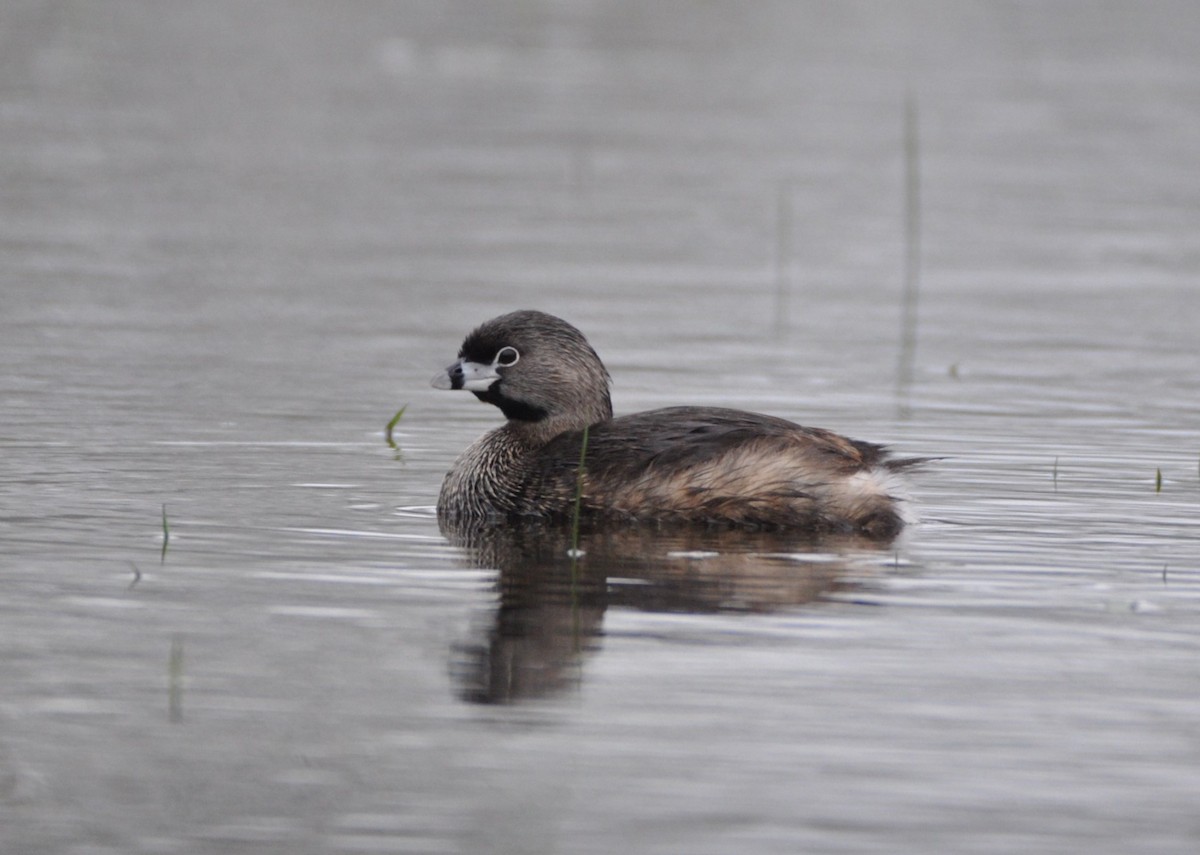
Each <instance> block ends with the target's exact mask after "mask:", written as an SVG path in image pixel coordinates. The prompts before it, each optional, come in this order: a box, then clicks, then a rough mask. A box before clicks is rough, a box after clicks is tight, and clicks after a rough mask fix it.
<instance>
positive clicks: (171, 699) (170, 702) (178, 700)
mask: <svg viewBox="0 0 1200 855" xmlns="http://www.w3.org/2000/svg"><path fill="white" fill-rule="evenodd" d="M167 719H168V720H169V721H170V722H171V723H172V724H178V723H179V722H181V721H183V637H182V636H179V635H176V636H173V637H172V638H171V655H170V657H169V658H168V660H167Z"/></svg>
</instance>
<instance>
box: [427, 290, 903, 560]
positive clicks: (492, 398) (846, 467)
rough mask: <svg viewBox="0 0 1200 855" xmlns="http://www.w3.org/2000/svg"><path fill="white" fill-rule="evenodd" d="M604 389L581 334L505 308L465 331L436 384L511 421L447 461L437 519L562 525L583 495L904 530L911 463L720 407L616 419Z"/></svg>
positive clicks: (747, 519) (756, 521) (641, 513)
mask: <svg viewBox="0 0 1200 855" xmlns="http://www.w3.org/2000/svg"><path fill="white" fill-rule="evenodd" d="M608 384H609V375H608V371H607V370H605V368H604V364H603V363H602V362H601V361H600V357H599V356H597V355H596V351H595V350H593V349H592V347H591V345H590V344H588V342H587V339H585V338H584V337H583V334H582V333H581V332H579V330H577V329H576V328H575V327H573V326H571V325H570V324H568V323H567V322H566V321H563V320H561V319H559V318H556V317H554V316H553V315H548V314H545V313H544V312H535V311H519V312H512V313H510V314H507V315H501V316H500V317H498V318H494V319H493V320H490V321H488V322H487V323H485V324H483V325H481V326H480V327H479V328H478V329H476V330H475V331H474V332H472V333H471V334H470V335H468V336H467V337H466V339H465V340H464V341H463V344H462V348H461V349H460V350H459V352H458V359H457V360H456V361H455V362H454V363H453V364H452V365H450V366H449V367H448V368H447V369H446V371H445V373H444V374H439V375H438V376H437V377H435V378H434V381H433V385H434V386H435V387H437V388H439V389H465V390H466V391H468V392H473V393H474V394H475V397H477V398H478V399H479V400H481V401H486V402H487V403H489V404H494V405H496V406H497V407H499V408H500V410H501V412H503V413H504V415H505V417H506V418H507V421H506V422H505V423H504V424H503V425H502V426H500V427H498V428H496V429H495V430H492V431H490V432H489V433H487V434H485V435H484V436H483V437H481V438H480V439H479V440H477V441H476V442H475V443H474V444H473V445H471V446H470V447H469V448H467V450H466V451H464V452H463V453H462V455H460V456H459V458H458V460H457V461H455V463H454V466H453V468H452V469H451V470H450V471H449V473H447V475H446V480H445V481H444V482H443V484H442V490H441V494H440V495H439V496H438V515H439V517H441V518H442V519H443V520H445V521H450V522H460V523H461V522H463V521H466V520H475V519H480V520H483V519H498V518H504V517H542V518H547V519H566V518H570V517H571V516H572V514H573V511H574V506H575V498H576V492H577V490H581V493H580V495H581V504H580V506H581V510H582V513H583V514H586V515H587V516H588V517H589V518H597V517H599V518H613V519H625V520H637V521H654V522H694V523H703V524H710V525H727V526H745V527H753V528H763V527H768V528H781V527H782V528H795V529H802V530H806V531H810V532H821V531H842V532H855V533H860V534H865V535H867V536H869V537H874V538H879V539H887V538H891V537H894V536H895V535H896V534H897V533H899V531H900V529H901V528H903V526H904V518H903V516H902V515H901V513H900V509H899V504H900V500H899V499H898V498H896V496H895V495H894V490H895V486H896V480H897V479H896V477H895V475H896V472H897V471H898V470H900V469H903V468H905V467H907V466H911V465H913V464H914V463H918V462H920V461H919V460H894V459H890V458H889V457H888V453H887V451H886V449H884V448H883V447H882V446H878V445H873V444H870V443H866V442H858V441H856V440H852V439H847V438H846V437H843V436H839V435H838V434H835V433H832V432H830V431H827V430H821V429H819V428H810V427H802V426H800V425H798V424H794V423H792V422H789V421H786V420H784V419H780V418H774V417H772V416H765V415H760V414H758V413H748V412H743V411H741V410H730V409H723V408H719V407H670V408H667V409H661V410H650V411H647V412H644V413H637V414H635V415H630V416H622V417H620V418H616V419H614V418H613V416H612V403H611V400H610V399H609V394H608ZM585 428H587V445H586V448H585V447H583V445H582V443H583V439H584V429H585ZM581 451H582V452H583V456H584V460H585V462H584V467H583V468H584V474H583V478H582V482H581V483H580V479H579V475H578V470H579V461H580V456H581Z"/></svg>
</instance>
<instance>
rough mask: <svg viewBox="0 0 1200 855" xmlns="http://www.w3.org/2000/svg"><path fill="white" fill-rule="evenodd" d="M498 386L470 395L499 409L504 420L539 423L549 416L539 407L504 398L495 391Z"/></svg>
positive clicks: (495, 384) (494, 385)
mask: <svg viewBox="0 0 1200 855" xmlns="http://www.w3.org/2000/svg"><path fill="white" fill-rule="evenodd" d="M499 385H500V384H499V383H493V384H492V387H491V388H490V389H488V390H487V391H485V392H472V394H473V395H474V396H475V397H476V398H478V399H479V400H481V401H483V402H484V403H485V404H491V405H493V406H496V407H499V408H500V412H502V413H504V417H505V418H506V419H516V420H517V421H520V422H540V421H541V420H542V419H544V418H546V416H547V415H549V413H547V412H546V411H545V410H543V409H542V408H541V407H535V406H533V405H532V404H526V403H524V402H523V401H514V400H512V399H511V398H506V397H504V395H503V394H501V393H500V392H498V391H496V387H497V386H499Z"/></svg>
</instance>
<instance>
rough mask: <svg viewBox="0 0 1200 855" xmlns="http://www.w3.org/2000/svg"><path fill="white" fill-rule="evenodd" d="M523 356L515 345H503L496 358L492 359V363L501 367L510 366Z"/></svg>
mask: <svg viewBox="0 0 1200 855" xmlns="http://www.w3.org/2000/svg"><path fill="white" fill-rule="evenodd" d="M520 358H521V354H520V353H518V352H517V349H516V348H515V347H502V348H500V351H499V352H498V353H497V354H496V358H495V359H494V360H492V365H498V366H500V367H501V368H508V367H510V366H512V365H516V364H517V360H519V359H520Z"/></svg>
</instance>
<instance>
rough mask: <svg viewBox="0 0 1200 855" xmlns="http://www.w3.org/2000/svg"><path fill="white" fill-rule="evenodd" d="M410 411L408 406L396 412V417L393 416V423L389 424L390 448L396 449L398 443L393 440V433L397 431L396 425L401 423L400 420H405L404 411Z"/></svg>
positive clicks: (388, 437)
mask: <svg viewBox="0 0 1200 855" xmlns="http://www.w3.org/2000/svg"><path fill="white" fill-rule="evenodd" d="M407 409H408V404H405V405H404V406H403V407H401V408H400V409H398V410H397V411H396V415H394V416H392V419H391V421H389V422H388V423H387V433H386V437H387V444H388V447H389V448H395V447H396V442H395V440H393V439H392V432H393V431H394V430H395V429H396V425H397V424H399V423H400V419H402V418H404V411H405V410H407Z"/></svg>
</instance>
